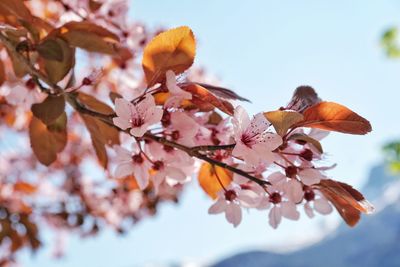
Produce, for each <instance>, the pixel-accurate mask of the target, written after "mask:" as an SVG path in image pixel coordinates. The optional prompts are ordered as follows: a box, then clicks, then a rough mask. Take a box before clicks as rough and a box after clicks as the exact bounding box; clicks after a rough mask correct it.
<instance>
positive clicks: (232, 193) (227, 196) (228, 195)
mask: <svg viewBox="0 0 400 267" xmlns="http://www.w3.org/2000/svg"><path fill="white" fill-rule="evenodd" d="M236 198H237V194H236V192H235V191H233V190H227V191H226V192H225V199H226V200H228V201H233V200H235V199H236Z"/></svg>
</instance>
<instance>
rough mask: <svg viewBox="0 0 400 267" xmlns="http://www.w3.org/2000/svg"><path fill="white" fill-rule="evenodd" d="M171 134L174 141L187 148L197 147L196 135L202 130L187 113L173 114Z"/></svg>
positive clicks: (178, 112)
mask: <svg viewBox="0 0 400 267" xmlns="http://www.w3.org/2000/svg"><path fill="white" fill-rule="evenodd" d="M171 129H172V130H173V131H172V132H171V137H172V140H174V141H175V142H178V143H180V144H183V145H186V146H189V147H190V146H195V145H196V135H197V134H198V132H199V130H200V125H199V124H198V123H197V122H196V121H195V120H194V119H193V118H192V117H190V116H189V115H188V114H187V113H186V112H181V111H177V112H173V113H171Z"/></svg>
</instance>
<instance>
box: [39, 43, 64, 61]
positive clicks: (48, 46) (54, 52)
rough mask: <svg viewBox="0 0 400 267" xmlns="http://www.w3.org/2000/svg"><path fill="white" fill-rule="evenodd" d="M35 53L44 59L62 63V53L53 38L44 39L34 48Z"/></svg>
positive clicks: (61, 49)
mask: <svg viewBox="0 0 400 267" xmlns="http://www.w3.org/2000/svg"><path fill="white" fill-rule="evenodd" d="M36 51H38V53H39V55H41V56H42V57H43V58H45V59H50V60H56V61H63V59H64V51H63V48H62V47H61V45H60V44H59V43H58V42H57V40H56V39H55V38H48V39H45V40H44V41H43V42H41V43H40V44H38V45H37V46H36Z"/></svg>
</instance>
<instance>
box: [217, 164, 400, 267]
mask: <svg viewBox="0 0 400 267" xmlns="http://www.w3.org/2000/svg"><path fill="white" fill-rule="evenodd" d="M389 185H390V186H389ZM362 191H363V192H364V193H365V195H366V197H367V198H369V199H371V200H373V202H374V203H377V208H378V211H377V212H376V213H375V214H374V215H369V216H367V217H364V218H363V219H362V220H361V222H360V223H359V225H358V226H357V227H356V228H352V229H350V228H348V227H343V226H342V227H339V228H338V229H337V230H336V231H335V232H334V233H333V234H331V235H329V237H327V238H325V239H324V240H322V241H321V242H319V243H318V244H315V245H313V246H310V247H308V248H304V249H302V250H299V251H296V252H292V253H289V254H277V253H271V252H266V251H250V252H245V253H241V254H238V255H234V256H232V257H230V258H227V259H225V260H222V261H221V262H219V263H216V264H215V265H213V266H212V267H237V266H240V267H260V266H261V267H303V266H304V267H317V266H318V267H319V266H324V267H340V266H346V267H353V266H354V267H356V266H357V267H359V266H363V267H376V266H379V267H392V266H393V267H394V266H400V201H397V200H399V199H400V182H398V181H397V180H396V178H395V177H394V176H391V175H389V174H387V173H386V171H385V168H384V167H383V165H379V166H376V167H374V168H372V170H371V173H370V177H369V179H368V182H367V183H366V185H365V187H364V189H363V190H362ZM374 200H375V201H374Z"/></svg>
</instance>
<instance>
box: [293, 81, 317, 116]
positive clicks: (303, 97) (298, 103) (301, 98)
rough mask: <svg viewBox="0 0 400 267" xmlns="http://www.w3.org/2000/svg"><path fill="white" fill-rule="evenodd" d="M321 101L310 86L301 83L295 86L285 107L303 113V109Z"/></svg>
mask: <svg viewBox="0 0 400 267" xmlns="http://www.w3.org/2000/svg"><path fill="white" fill-rule="evenodd" d="M319 102H321V98H319V97H318V94H317V93H316V92H315V90H314V88H312V87H311V86H307V85H303V86H299V87H297V88H296V90H295V91H294V93H293V96H292V99H291V100H290V102H289V104H288V105H287V109H291V110H295V111H297V112H300V113H303V111H304V110H305V109H307V108H309V107H311V106H314V105H315V104H317V103H319Z"/></svg>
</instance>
